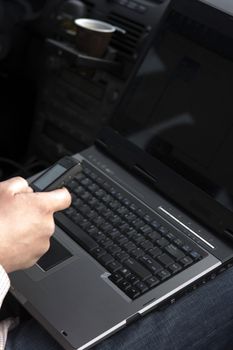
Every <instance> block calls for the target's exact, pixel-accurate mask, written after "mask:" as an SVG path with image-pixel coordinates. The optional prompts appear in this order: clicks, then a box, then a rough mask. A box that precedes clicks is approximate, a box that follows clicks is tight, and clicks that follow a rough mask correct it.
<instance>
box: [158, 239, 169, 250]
mask: <svg viewBox="0 0 233 350" xmlns="http://www.w3.org/2000/svg"><path fill="white" fill-rule="evenodd" d="M157 244H158V246H159V247H160V248H163V247H166V245H168V244H169V241H168V240H167V239H166V238H164V237H162V238H160V239H159V240H158V241H157Z"/></svg>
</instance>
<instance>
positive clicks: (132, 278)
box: [127, 274, 140, 285]
mask: <svg viewBox="0 0 233 350" xmlns="http://www.w3.org/2000/svg"><path fill="white" fill-rule="evenodd" d="M127 281H129V283H130V284H132V285H134V284H135V283H138V282H140V281H139V279H138V277H137V276H135V275H133V274H131V275H129V276H128V277H127Z"/></svg>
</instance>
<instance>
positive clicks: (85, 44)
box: [74, 18, 124, 58]
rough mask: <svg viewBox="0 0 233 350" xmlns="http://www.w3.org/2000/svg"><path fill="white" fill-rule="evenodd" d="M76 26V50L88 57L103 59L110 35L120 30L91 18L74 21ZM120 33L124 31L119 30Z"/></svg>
mask: <svg viewBox="0 0 233 350" xmlns="http://www.w3.org/2000/svg"><path fill="white" fill-rule="evenodd" d="M74 23H75V26H76V45H77V49H78V50H79V51H81V52H83V53H85V54H87V55H89V56H93V57H99V58H100V57H103V56H104V54H105V52H106V50H107V47H108V45H109V42H110V40H111V37H112V34H113V33H114V32H115V31H116V30H121V29H119V28H116V27H115V26H113V25H111V24H109V23H107V22H103V21H99V20H96V19H91V18H78V19H76V20H75V21H74ZM121 31H122V33H123V32H124V30H121Z"/></svg>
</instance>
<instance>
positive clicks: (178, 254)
mask: <svg viewBox="0 0 233 350" xmlns="http://www.w3.org/2000/svg"><path fill="white" fill-rule="evenodd" d="M165 250H166V251H167V253H169V254H170V255H171V256H172V257H173V258H175V259H176V260H180V259H182V258H183V257H184V256H185V255H184V253H183V252H182V251H181V250H180V249H179V248H177V247H176V246H175V245H174V244H169V245H168V246H167V247H166V248H165Z"/></svg>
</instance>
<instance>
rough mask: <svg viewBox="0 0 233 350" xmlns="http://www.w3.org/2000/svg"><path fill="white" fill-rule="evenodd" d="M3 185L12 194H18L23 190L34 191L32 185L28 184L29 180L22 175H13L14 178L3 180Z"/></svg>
mask: <svg viewBox="0 0 233 350" xmlns="http://www.w3.org/2000/svg"><path fill="white" fill-rule="evenodd" d="M1 187H2V188H4V189H6V190H7V191H9V192H10V193H11V194H13V195H14V194H17V193H22V192H26V193H29V192H32V189H31V187H29V186H28V182H27V181H26V180H25V179H24V178H22V177H19V176H18V177H13V178H12V179H9V180H6V181H2V182H1Z"/></svg>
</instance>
